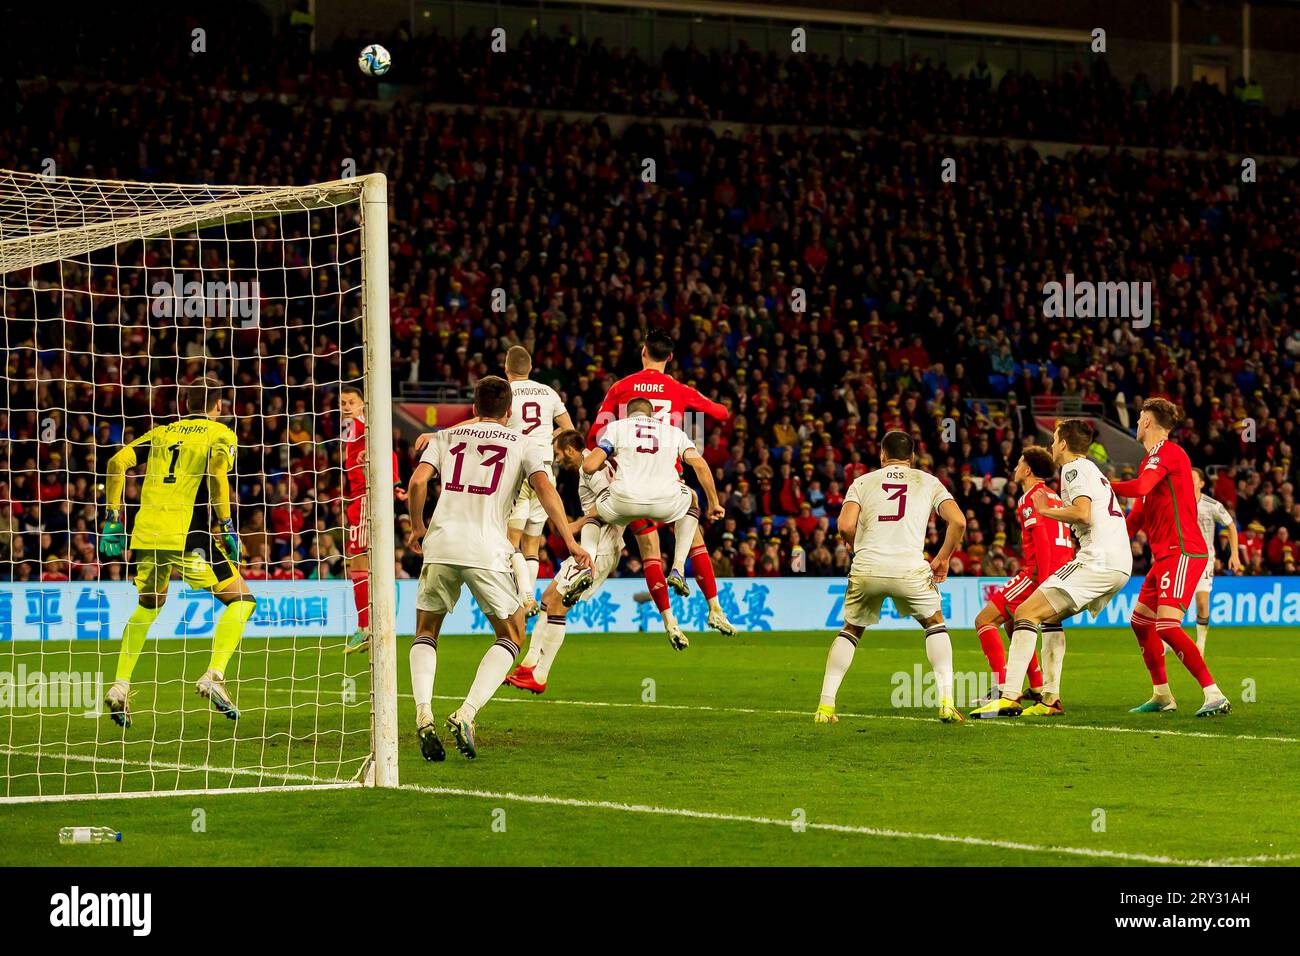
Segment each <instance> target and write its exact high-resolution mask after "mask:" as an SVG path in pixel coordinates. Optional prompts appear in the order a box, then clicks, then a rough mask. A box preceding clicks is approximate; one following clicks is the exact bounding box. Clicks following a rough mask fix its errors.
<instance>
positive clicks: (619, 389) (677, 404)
mask: <svg viewBox="0 0 1300 956" xmlns="http://www.w3.org/2000/svg"><path fill="white" fill-rule="evenodd" d="M634 398H648V399H649V400H650V404H651V405H653V406H654V417H655V418H657V419H659V420H660V421H663V422H668V423H669V424H670V425H675V426H677V427H678V428H682V427H683V425H682V422H683V421H684V420H685V417H686V413H687V412H703V413H704V414H705V415H708V416H709V417H710V418H716V419H717V420H718V421H720V422H725V421H726V420H727V418H728V417H730V416H729V415H728V412H727V409H726V408H725V407H724V406H722V405H719V404H718V403H717V402H711V401H709V400H708V399H707V398H705V397H704V396H703V395H701V394H700V393H699V392H698V391H696V390H695V389H693V388H691V387H690V386H689V385H683V384H682V383H681V382H679V381H677V379H675V378H673V377H672V376H671V375H668V374H667V373H665V372H660V371H657V370H655V369H649V368H647V369H642V370H641V371H639V372H633V373H632V374H631V375H627V376H624V377H623V378H620V379H619V380H618V381H617V382H615V383H614V384H613V385H612V386H611V387H610V390H609V393H608V394H607V395H606V396H605V400H604V401H603V402H601V403H600V410H599V411H598V412H597V413H596V419H595V421H593V422H592V425H591V430H590V431H589V432H588V433H587V447H588V448H595V447H596V439H597V438H599V437H600V433H601V432H602V431H604V430H605V426H606V425H608V424H609V423H610V422H612V421H616V420H617V419H619V418H620V417H622V414H623V406H625V405H626V404H627V403H628V402H630V401H631V400H632V399H634ZM686 430H687V431H689V429H686Z"/></svg>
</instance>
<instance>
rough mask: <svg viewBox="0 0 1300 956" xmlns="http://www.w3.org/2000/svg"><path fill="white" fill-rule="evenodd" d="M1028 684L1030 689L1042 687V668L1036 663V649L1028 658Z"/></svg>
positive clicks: (1040, 688)
mask: <svg viewBox="0 0 1300 956" xmlns="http://www.w3.org/2000/svg"><path fill="white" fill-rule="evenodd" d="M1028 673H1029V686H1030V688H1031V689H1032V690H1042V689H1043V668H1042V667H1041V666H1039V663H1038V651H1034V653H1033V655H1032V656H1031V657H1030V658H1029V671H1028Z"/></svg>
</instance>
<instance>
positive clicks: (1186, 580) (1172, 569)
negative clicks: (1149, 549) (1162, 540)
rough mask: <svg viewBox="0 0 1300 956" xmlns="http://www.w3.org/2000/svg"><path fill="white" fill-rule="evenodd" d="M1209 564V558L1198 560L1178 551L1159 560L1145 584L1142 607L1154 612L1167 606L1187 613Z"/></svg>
mask: <svg viewBox="0 0 1300 956" xmlns="http://www.w3.org/2000/svg"><path fill="white" fill-rule="evenodd" d="M1209 560H1210V559H1209V557H1208V556H1205V555H1202V556H1201V557H1199V558H1197V557H1193V556H1192V555H1189V554H1179V553H1178V552H1176V551H1174V552H1170V553H1169V554H1165V555H1163V556H1161V557H1159V558H1156V560H1155V563H1154V564H1152V565H1151V570H1150V571H1148V572H1147V576H1146V580H1145V581H1143V582H1142V592H1141V593H1140V594H1139V595H1138V603H1139V604H1144V605H1146V606H1147V607H1149V608H1151V609H1152V610H1155V609H1156V608H1158V607H1162V606H1167V607H1176V608H1178V610H1180V611H1184V612H1186V610H1187V607H1188V605H1190V604H1191V603H1192V595H1193V594H1195V593H1196V585H1197V584H1199V583H1200V581H1201V575H1202V574H1204V573H1205V565H1206V564H1207V563H1208V562H1209Z"/></svg>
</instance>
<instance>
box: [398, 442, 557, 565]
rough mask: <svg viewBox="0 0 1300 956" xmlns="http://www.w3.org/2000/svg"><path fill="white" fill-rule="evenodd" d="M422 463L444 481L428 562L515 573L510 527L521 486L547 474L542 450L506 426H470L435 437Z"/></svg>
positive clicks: (426, 549) (426, 552)
mask: <svg viewBox="0 0 1300 956" xmlns="http://www.w3.org/2000/svg"><path fill="white" fill-rule="evenodd" d="M420 461H422V462H428V463H429V464H430V465H432V466H433V467H434V468H435V469H436V470H437V472H438V475H439V477H440V478H441V479H442V493H441V494H440V495H439V496H438V504H437V506H436V507H435V508H434V510H433V518H432V519H431V520H430V521H429V531H428V533H427V534H426V535H425V536H424V561H425V563H426V564H454V565H456V566H457V567H462V568H486V569H488V570H491V571H507V572H508V571H510V556H511V554H513V553H514V550H515V549H514V547H513V546H512V545H511V544H510V538H509V537H508V536H507V533H506V522H507V521H508V520H509V518H510V512H511V511H512V510H513V508H514V505H515V496H516V495H517V494H518V493H519V486H520V485H521V484H522V483H523V482H524V481H526V480H528V478H529V476H531V475H533V474H536V473H537V472H539V471H542V472H544V471H546V463H545V462H544V461H543V460H542V452H541V449H540V448H538V447H537V446H536V445H535V444H533V443H532V442H530V441H528V439H526V438H525V437H524V436H523V435H521V434H520V433H519V432H517V431H515V430H514V429H512V428H507V427H506V426H505V425H499V424H497V423H496V422H469V423H466V424H464V425H456V426H454V427H452V428H446V429H444V430H442V431H440V432H438V433H437V434H436V435H434V436H433V439H432V440H431V441H430V442H429V445H428V447H427V448H425V449H424V454H423V455H421V456H420Z"/></svg>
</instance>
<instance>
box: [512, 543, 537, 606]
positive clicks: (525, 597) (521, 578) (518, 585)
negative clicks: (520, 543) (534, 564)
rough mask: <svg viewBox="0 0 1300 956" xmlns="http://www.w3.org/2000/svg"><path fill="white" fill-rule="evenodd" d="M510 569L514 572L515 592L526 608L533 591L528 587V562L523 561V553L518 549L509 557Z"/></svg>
mask: <svg viewBox="0 0 1300 956" xmlns="http://www.w3.org/2000/svg"><path fill="white" fill-rule="evenodd" d="M510 567H511V568H512V569H513V570H514V572H515V590H516V591H518V592H519V600H520V601H522V602H523V603H524V606H525V607H527V606H528V601H529V599H530V598H531V597H532V596H533V590H532V588H530V587H529V586H528V562H527V561H526V560H524V553H523V552H522V551H520V550H518V549H516V550H515V553H514V554H512V555H510Z"/></svg>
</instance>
